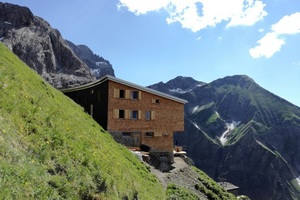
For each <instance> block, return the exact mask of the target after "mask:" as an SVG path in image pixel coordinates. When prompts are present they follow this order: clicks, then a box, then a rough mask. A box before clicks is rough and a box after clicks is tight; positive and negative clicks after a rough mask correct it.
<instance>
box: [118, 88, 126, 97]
mask: <svg viewBox="0 0 300 200" xmlns="http://www.w3.org/2000/svg"><path fill="white" fill-rule="evenodd" d="M119 98H121V99H124V98H125V90H120V93H119Z"/></svg>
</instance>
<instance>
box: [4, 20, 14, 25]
mask: <svg viewBox="0 0 300 200" xmlns="http://www.w3.org/2000/svg"><path fill="white" fill-rule="evenodd" d="M4 24H9V25H12V23H11V22H8V21H4Z"/></svg>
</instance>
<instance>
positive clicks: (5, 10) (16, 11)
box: [0, 2, 34, 37]
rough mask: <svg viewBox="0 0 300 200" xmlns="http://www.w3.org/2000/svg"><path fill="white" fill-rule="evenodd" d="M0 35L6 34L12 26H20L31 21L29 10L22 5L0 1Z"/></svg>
mask: <svg viewBox="0 0 300 200" xmlns="http://www.w3.org/2000/svg"><path fill="white" fill-rule="evenodd" d="M0 13H1V15H0V27H1V28H0V37H3V36H5V35H6V34H7V31H8V30H10V29H11V28H12V27H14V28H17V29H18V28H22V27H24V26H29V25H30V24H32V23H33V19H34V16H33V14H32V13H31V11H30V10H29V9H28V8H26V7H22V6H17V5H13V4H9V3H2V2H0Z"/></svg>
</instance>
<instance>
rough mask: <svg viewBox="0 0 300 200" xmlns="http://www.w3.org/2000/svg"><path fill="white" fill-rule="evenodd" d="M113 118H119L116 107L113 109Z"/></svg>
mask: <svg viewBox="0 0 300 200" xmlns="http://www.w3.org/2000/svg"><path fill="white" fill-rule="evenodd" d="M113 118H114V119H118V118H119V110H118V109H114V110H113Z"/></svg>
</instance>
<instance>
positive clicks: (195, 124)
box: [192, 122, 201, 131]
mask: <svg viewBox="0 0 300 200" xmlns="http://www.w3.org/2000/svg"><path fill="white" fill-rule="evenodd" d="M192 123H193V124H194V126H195V127H196V128H197V129H198V130H200V128H199V126H198V124H197V123H196V122H192ZM200 131H201V130H200Z"/></svg>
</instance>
